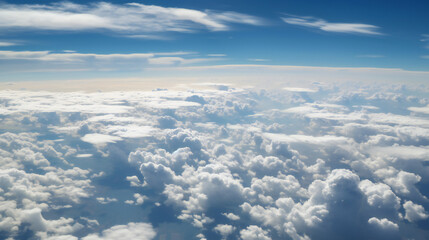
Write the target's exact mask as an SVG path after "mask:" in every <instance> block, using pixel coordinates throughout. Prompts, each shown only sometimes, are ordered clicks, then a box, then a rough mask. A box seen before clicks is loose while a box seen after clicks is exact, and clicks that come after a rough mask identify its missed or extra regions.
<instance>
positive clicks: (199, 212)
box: [0, 83, 429, 240]
mask: <svg viewBox="0 0 429 240" xmlns="http://www.w3.org/2000/svg"><path fill="white" fill-rule="evenodd" d="M422 89H424V88H421V89H418V88H411V87H409V86H393V85H392V86H389V85H383V86H376V85H367V86H360V87H353V86H348V85H346V84H344V85H332V84H331V85H326V84H320V83H314V84H313V86H312V87H311V88H308V89H307V88H299V87H296V88H285V89H281V90H270V91H268V90H258V89H252V88H249V89H241V88H233V87H231V86H227V85H225V86H223V85H219V84H217V85H214V87H213V88H210V89H206V90H183V91H170V90H163V89H157V90H154V91H151V92H132V91H129V92H94V93H84V92H68V93H57V92H30V91H24V90H22V91H2V92H0V124H1V128H0V129H1V132H0V133H1V134H0V156H1V157H0V216H1V217H0V238H1V239H83V240H90V239H173V238H174V239H244V240H253V239H259V240H267V239H294V240H296V239H412V238H414V239H428V238H429V231H428V230H427V229H428V226H429V220H428V219H429V201H428V199H427V195H428V194H429V192H428V191H427V189H429V188H428V183H429V168H428V166H427V162H428V161H429V116H428V106H429V105H428V104H429V99H428V98H427V92H424V90H422Z"/></svg>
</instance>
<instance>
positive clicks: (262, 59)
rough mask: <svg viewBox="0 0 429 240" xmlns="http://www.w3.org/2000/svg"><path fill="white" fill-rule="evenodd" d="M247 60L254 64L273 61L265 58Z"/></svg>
mask: <svg viewBox="0 0 429 240" xmlns="http://www.w3.org/2000/svg"><path fill="white" fill-rule="evenodd" d="M247 60H248V61H252V62H269V61H271V60H270V59H264V58H249V59H247Z"/></svg>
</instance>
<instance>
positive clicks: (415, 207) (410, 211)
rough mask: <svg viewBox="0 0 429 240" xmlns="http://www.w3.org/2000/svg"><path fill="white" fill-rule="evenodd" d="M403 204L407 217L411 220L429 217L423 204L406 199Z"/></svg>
mask: <svg viewBox="0 0 429 240" xmlns="http://www.w3.org/2000/svg"><path fill="white" fill-rule="evenodd" d="M403 206H404V209H405V219H407V220H408V221H410V222H416V221H419V220H424V219H427V218H429V214H428V213H427V212H426V211H425V209H424V208H423V206H422V205H419V204H416V203H413V202H411V201H406V202H405V203H404V205H403Z"/></svg>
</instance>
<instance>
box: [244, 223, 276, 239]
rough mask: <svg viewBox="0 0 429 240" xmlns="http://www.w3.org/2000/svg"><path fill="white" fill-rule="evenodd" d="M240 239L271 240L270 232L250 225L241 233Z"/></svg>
mask: <svg viewBox="0 0 429 240" xmlns="http://www.w3.org/2000/svg"><path fill="white" fill-rule="evenodd" d="M240 237H241V239H243V240H271V238H270V237H269V235H268V231H266V230H264V229H262V228H260V227H258V226H256V225H250V226H248V227H247V228H246V229H243V230H241V231H240Z"/></svg>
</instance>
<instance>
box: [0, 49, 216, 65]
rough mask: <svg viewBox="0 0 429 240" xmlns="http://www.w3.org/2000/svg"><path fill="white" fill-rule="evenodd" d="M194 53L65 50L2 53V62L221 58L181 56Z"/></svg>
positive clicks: (150, 61) (177, 61)
mask: <svg viewBox="0 0 429 240" xmlns="http://www.w3.org/2000/svg"><path fill="white" fill-rule="evenodd" d="M191 54H194V52H183V51H178V52H160V53H111V54H97V53H78V52H75V51H71V50H64V51H62V52H59V53H55V52H51V51H0V60H2V59H4V60H31V61H42V62H69V63H76V62H77V63H85V62H89V61H95V60H96V61H130V60H132V61H135V60H140V61H142V63H148V64H154V65H182V64H192V63H200V62H207V61H216V60H220V58H213V57H211V58H183V57H179V56H183V55H191Z"/></svg>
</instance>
